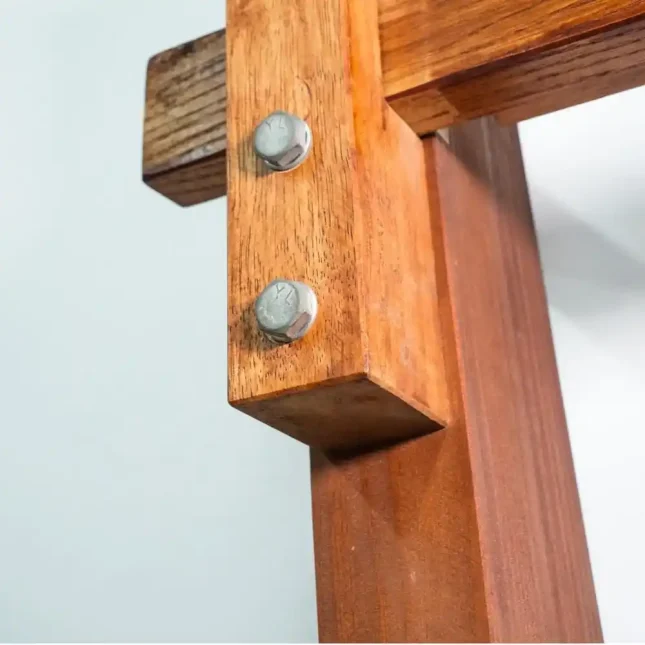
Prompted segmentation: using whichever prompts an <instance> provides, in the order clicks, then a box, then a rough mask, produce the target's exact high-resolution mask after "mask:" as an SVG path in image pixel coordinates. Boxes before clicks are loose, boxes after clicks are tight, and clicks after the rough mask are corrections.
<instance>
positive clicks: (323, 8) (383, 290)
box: [226, 0, 450, 450]
mask: <svg viewBox="0 0 645 645" xmlns="http://www.w3.org/2000/svg"><path fill="white" fill-rule="evenodd" d="M344 4H345V3H336V2H332V3H329V2H327V0H291V1H290V2H274V3H272V5H271V8H270V9H269V8H267V7H265V6H264V5H262V3H256V4H254V5H253V14H252V18H251V17H250V16H249V15H248V13H247V12H248V3H246V2H242V0H229V3H228V24H229V29H228V32H227V38H226V40H227V91H228V120H227V130H228V132H227V133H228V141H229V150H228V158H227V160H228V200H229V201H228V203H229V228H228V234H229V326H230V333H229V399H230V401H231V403H232V405H234V406H235V407H238V408H239V409H240V410H243V411H244V412H246V413H248V414H250V415H252V416H254V417H256V418H258V419H260V420H262V421H264V422H265V423H267V424H269V425H271V426H273V427H275V428H278V429H279V430H282V431H284V432H286V433H288V434H290V435H292V436H294V437H296V438H297V439H300V440H301V441H304V442H306V443H308V444H310V445H313V446H317V447H321V448H324V449H326V450H353V449H357V448H364V447H374V446H375V445H381V444H383V443H387V442H391V441H393V440H401V439H406V438H409V437H413V436H419V435H422V434H426V433H428V432H431V431H433V430H436V429H438V428H440V427H443V426H444V425H445V424H446V423H447V421H448V419H449V416H450V402H449V399H448V393H447V385H446V378H445V364H444V356H443V349H442V337H441V329H440V317H439V307H440V303H439V302H438V299H437V291H436V288H435V262H434V256H433V244H434V238H433V233H432V230H431V223H430V217H429V210H428V209H429V207H428V196H427V190H426V182H425V160H424V154H423V145H422V143H421V141H420V140H419V138H418V137H417V136H416V134H415V133H414V132H413V131H412V130H410V129H409V128H408V126H407V125H406V124H405V123H404V122H403V121H402V120H401V119H400V118H399V117H398V116H397V115H396V114H395V113H394V112H393V111H392V110H391V109H390V108H389V107H388V106H387V105H386V103H385V101H384V94H383V88H382V85H381V82H380V79H381V68H380V64H381V57H380V48H379V40H378V21H377V12H376V8H377V7H376V2H375V1H374V0H371V1H370V2H363V1H361V2H359V1H358V0H352V1H351V2H349V3H347V5H348V7H349V10H348V12H346V11H345V10H344ZM359 5H360V6H359ZM296 23H297V24H298V28H297V29H294V30H285V29H283V28H282V25H285V24H296ZM267 60H271V61H274V65H273V67H272V73H271V74H267V73H266V61H267ZM375 108H376V109H375ZM274 110H285V111H287V112H290V113H292V114H294V115H298V116H300V117H302V118H304V119H306V121H307V122H308V123H309V125H310V127H311V129H312V131H313V138H314V143H313V149H312V152H311V154H310V155H309V158H308V159H307V160H306V161H305V162H304V163H303V164H302V165H301V166H300V167H299V168H297V169H296V170H294V171H292V172H290V173H271V172H267V170H266V168H265V167H264V165H263V164H262V162H261V161H260V160H259V159H258V158H257V157H256V155H255V153H254V150H253V146H252V135H253V132H254V129H255V127H256V126H257V125H258V124H259V123H260V122H261V121H262V119H263V118H264V117H265V116H266V115H267V114H268V113H270V112H272V111H274ZM277 278H286V279H290V280H296V281H300V282H304V283H306V284H308V285H310V286H311V288H312V289H313V290H314V292H315V293H316V294H317V296H318V302H319V313H318V319H317V321H316V323H315V324H314V326H313V328H312V329H311V330H310V331H309V332H308V334H307V335H306V336H305V337H304V338H303V339H302V340H300V341H298V342H295V343H293V344H291V345H286V346H281V347H275V346H273V345H270V344H269V343H267V342H266V340H265V339H264V338H263V336H262V334H261V333H260V331H259V330H258V328H257V324H256V321H255V319H254V316H253V303H254V300H255V299H256V297H257V296H258V295H259V293H260V292H261V291H262V290H263V289H264V287H265V286H266V285H267V284H268V283H269V282H271V281H272V280H274V279H277Z"/></svg>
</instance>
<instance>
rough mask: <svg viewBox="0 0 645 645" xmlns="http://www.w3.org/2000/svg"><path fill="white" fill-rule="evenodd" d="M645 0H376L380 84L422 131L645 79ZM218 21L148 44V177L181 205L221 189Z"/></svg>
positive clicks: (596, 94) (578, 98)
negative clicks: (153, 50)
mask: <svg viewBox="0 0 645 645" xmlns="http://www.w3.org/2000/svg"><path fill="white" fill-rule="evenodd" d="M644 14H645V0H639V1H637V2H634V1H630V2H626V1H621V2H617V1H616V0H595V1H594V2H586V1H582V0H548V1H543V2H535V1H534V0H520V1H519V2H515V3H508V2H506V1H505V0H456V1H455V2H451V3H434V2H429V1H427V0H379V29H380V42H381V47H382V64H383V70H384V71H383V74H384V83H383V88H384V90H383V91H384V94H385V96H386V97H387V99H388V101H389V103H390V105H391V106H392V107H393V108H394V109H395V110H396V111H397V113H398V114H399V115H400V116H401V117H402V118H403V119H404V120H405V121H406V122H407V123H408V124H409V125H410V126H411V127H412V128H413V129H414V130H415V131H416V132H417V133H418V134H420V135H425V134H428V133H430V132H432V131H434V130H436V129H438V128H443V127H446V126H449V125H452V124H455V123H460V122H464V121H468V120H470V119H473V118H477V117H480V116H485V115H499V116H500V117H501V119H502V120H503V121H504V122H513V121H518V120H521V119H525V118H529V117H533V116H537V115H540V114H544V113H546V112H550V111H553V110H557V109H561V108H564V107H568V106H571V105H576V104H578V103H582V102H585V101H589V100H592V99H597V98H600V97H602V96H606V95H608V94H612V93H614V92H619V91H622V90H626V89H629V88H632V87H636V86H639V85H642V84H644V83H645V44H644V43H645V15H644ZM225 50H226V43H225V33H224V31H220V32H217V33H214V34H211V35H209V36H206V37H203V38H200V39H198V40H196V41H193V42H191V43H187V44H185V45H182V46H179V47H176V48H174V49H171V50H169V51H167V52H163V53H161V54H158V55H157V56H154V57H153V58H152V59H151V61H150V64H149V68H148V87H147V94H146V117H145V130H144V160H143V175H144V180H145V181H146V183H148V184H149V185H150V186H151V187H153V188H154V189H155V190H157V191H159V192H161V193H162V194H164V195H166V196H167V197H169V198H170V199H172V200H173V201H175V202H177V203H179V204H181V205H184V206H187V205H192V204H197V203H201V202H203V201H207V200H209V199H213V198H215V197H219V196H222V195H224V194H225V192H226V186H225V185H226V172H225V155H226V126H225V121H226V118H225V112H226V74H225V59H226V52H225Z"/></svg>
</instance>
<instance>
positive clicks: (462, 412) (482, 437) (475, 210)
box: [312, 119, 602, 642]
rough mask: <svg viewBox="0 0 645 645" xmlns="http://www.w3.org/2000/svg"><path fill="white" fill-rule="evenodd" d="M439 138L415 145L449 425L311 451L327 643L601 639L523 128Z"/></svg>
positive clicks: (472, 130) (491, 127)
mask: <svg viewBox="0 0 645 645" xmlns="http://www.w3.org/2000/svg"><path fill="white" fill-rule="evenodd" d="M446 136H447V138H448V140H449V143H448V144H446V143H444V142H443V141H442V140H440V139H438V138H430V139H428V140H427V141H426V144H425V147H426V162H427V171H428V188H429V194H430V203H431V216H432V222H433V227H434V228H435V230H436V231H437V232H439V231H441V236H439V235H437V236H436V237H435V240H436V243H437V245H438V246H437V248H435V250H434V254H435V257H437V258H443V261H444V262H445V264H444V265H443V266H444V268H443V269H439V270H438V276H437V284H438V288H439V300H440V302H442V303H443V309H442V314H443V315H442V320H443V321H444V324H445V327H444V329H445V339H446V343H447V345H450V346H451V348H452V349H450V348H448V349H447V350H446V353H447V356H448V357H449V361H450V362H451V365H452V368H451V369H449V372H448V376H449V383H450V386H451V393H452V396H453V397H454V400H455V410H456V415H455V417H454V420H453V422H452V424H451V425H450V426H449V427H448V428H446V429H445V430H443V431H441V432H439V433H436V434H435V435H431V436H428V437H424V438H421V439H417V440H415V441H411V442H408V443H405V444H402V445H398V446H395V447H393V448H389V449H387V450H383V451H378V452H373V453H370V454H365V455H362V456H360V457H358V458H354V459H352V460H338V459H334V458H330V457H328V456H324V455H322V453H319V452H314V454H313V456H312V457H313V458H312V485H313V509H314V531H315V544H316V567H317V581H318V603H319V620H320V636H321V640H323V641H356V640H358V641H430V642H432V641H499V642H526V641H531V642H541V641H542V642H552V641H559V642H572V641H573V642H576V641H582V642H585V641H598V640H601V638H602V633H601V629H600V623H599V618H598V612H597V608H596V600H595V592H594V588H593V581H592V576H591V569H590V565H589V559H588V553H587V546H586V540H585V535H584V529H583V523H582V517H581V511H580V505H579V501H578V494H577V489H576V483H575V476H574V471H573V464H572V458H571V452H570V447H569V440H568V435H567V430H566V422H565V418H564V412H563V406H562V400H561V394H560V388H559V382H558V375H557V370H556V364H555V358H554V351H553V344H552V339H551V332H550V326H549V317H548V310H547V304H546V298H545V292H544V286H543V282H542V274H541V269H540V262H539V255H538V249H537V243H536V237H535V232H534V229H533V223H532V218H531V212H530V204H529V199H528V193H527V189H526V182H525V178H524V171H523V165H522V158H521V152H520V146H519V140H518V137H517V131H516V128H515V127H511V128H502V127H500V126H498V125H496V123H495V122H494V120H492V119H483V120H480V121H477V122H473V123H471V124H468V125H464V126H458V127H455V128H453V129H451V130H450V131H449V132H448V133H447V135H446ZM439 240H440V241H439ZM439 247H441V248H439Z"/></svg>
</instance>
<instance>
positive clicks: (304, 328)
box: [255, 279, 318, 345]
mask: <svg viewBox="0 0 645 645" xmlns="http://www.w3.org/2000/svg"><path fill="white" fill-rule="evenodd" d="M317 313H318V300H317V299H316V294H315V293H314V292H313V291H312V289H311V287H309V286H308V285H306V284H304V283H302V282H294V281H293V280H282V279H280V280H273V281H272V282H270V283H269V284H268V285H267V286H266V288H265V289H264V291H262V293H261V294H260V295H259V296H258V297H257V300H256V301H255V317H256V319H257V322H258V327H259V328H260V330H261V331H262V332H263V333H264V335H265V336H266V337H267V338H268V339H269V340H270V341H271V342H272V343H274V344H276V345H286V344H288V343H292V342H293V341H295V340H298V339H299V338H302V337H303V336H304V335H305V334H306V333H307V332H308V331H309V329H310V328H311V326H312V325H313V324H314V320H316V314H317Z"/></svg>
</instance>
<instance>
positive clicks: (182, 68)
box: [143, 30, 226, 206]
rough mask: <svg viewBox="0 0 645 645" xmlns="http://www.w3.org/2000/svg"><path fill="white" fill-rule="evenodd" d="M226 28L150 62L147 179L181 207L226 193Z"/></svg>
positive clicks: (145, 153)
mask: <svg viewBox="0 0 645 645" xmlns="http://www.w3.org/2000/svg"><path fill="white" fill-rule="evenodd" d="M225 65H226V39H225V33H224V31H223V30H222V31H218V32H216V33H214V34H210V35H208V36H204V37H203V38H199V39H197V40H195V41H192V42H189V43H186V44H184V45H180V46H179V47H175V48H173V49H169V50H168V51H165V52H162V53H160V54H157V55H156V56H153V57H152V58H151V59H150V61H149V63H148V74H147V85H146V111H145V120H144V136H143V180H144V181H145V182H146V183H147V184H148V185H149V186H150V187H151V188H154V189H155V190H156V191H158V192H160V193H161V194H162V195H165V196H166V197H168V198H169V199H171V200H173V201H174V202H176V203H178V204H180V205H181V206H192V205H194V204H201V203H203V202H206V201H209V200H211V199H215V198H216V197H221V196H222V195H225V194H226V73H225V71H226V70H225Z"/></svg>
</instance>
